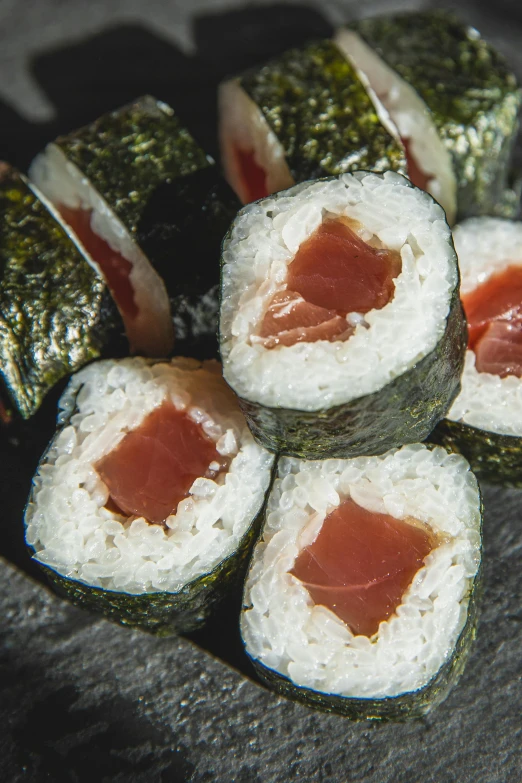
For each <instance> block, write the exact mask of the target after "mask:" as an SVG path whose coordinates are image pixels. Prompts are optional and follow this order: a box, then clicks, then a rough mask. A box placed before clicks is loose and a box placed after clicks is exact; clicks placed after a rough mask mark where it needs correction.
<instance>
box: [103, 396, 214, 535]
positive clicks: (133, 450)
mask: <svg viewBox="0 0 522 783" xmlns="http://www.w3.org/2000/svg"><path fill="white" fill-rule="evenodd" d="M227 464H228V463H227V460H225V459H224V458H223V457H222V456H221V455H220V454H219V453H218V451H217V450H216V445H215V443H214V441H213V440H211V439H210V438H209V437H208V436H207V435H206V434H205V433H204V431H203V429H202V428H201V426H200V425H199V424H196V423H195V422H194V421H192V419H190V418H189V417H188V415H187V414H186V413H185V412H183V411H179V410H178V409H177V408H176V407H175V406H174V405H173V404H172V403H170V402H165V403H163V405H161V407H159V408H158V409H157V410H155V411H153V412H152V413H150V414H149V415H148V416H147V417H146V418H145V420H144V421H143V423H142V424H141V426H140V427H138V428H137V429H135V430H132V431H131V432H129V433H128V434H127V435H125V437H124V438H123V440H122V441H121V443H120V444H119V445H118V446H117V447H116V448H115V449H114V450H113V451H111V452H110V454H108V455H107V456H106V457H103V458H102V459H101V460H100V461H99V462H98V463H97V464H96V465H95V466H94V467H95V469H96V471H97V473H98V474H99V476H100V478H101V479H102V481H103V482H104V483H105V484H106V486H107V487H108V490H109V493H110V502H109V503H108V504H107V505H108V507H109V508H112V509H113V510H119V511H121V512H123V514H126V515H128V516H136V517H144V518H145V519H146V520H147V521H148V522H152V523H154V524H160V523H162V522H164V520H165V519H166V518H167V517H168V516H169V515H170V514H172V513H173V512H175V511H176V508H177V506H178V503H179V502H180V501H181V500H183V498H186V497H187V496H188V494H189V490H190V487H191V486H192V484H193V483H194V481H195V480H196V479H197V478H199V477H206V478H215V477H216V475H217V474H218V473H219V472H220V471H221V470H224V469H225V468H226V467H227Z"/></svg>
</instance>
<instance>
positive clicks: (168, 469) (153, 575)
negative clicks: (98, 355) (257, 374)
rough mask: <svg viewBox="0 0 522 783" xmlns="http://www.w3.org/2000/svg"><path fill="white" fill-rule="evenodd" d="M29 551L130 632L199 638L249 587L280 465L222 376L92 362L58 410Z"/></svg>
mask: <svg viewBox="0 0 522 783" xmlns="http://www.w3.org/2000/svg"><path fill="white" fill-rule="evenodd" d="M60 405H61V413H60V417H59V425H60V426H59V429H58V432H57V434H56V437H55V438H54V440H53V442H52V443H51V445H50V447H49V449H48V451H47V452H46V454H45V455H44V457H43V459H42V462H41V464H40V466H39V469H38V472H37V474H36V476H35V478H34V486H33V490H32V494H31V498H30V501H29V503H28V506H27V510H26V517H25V522H26V541H27V544H28V546H29V547H30V549H31V552H32V554H33V557H34V558H35V560H36V561H37V562H38V563H39V564H40V565H42V566H43V568H44V569H45V571H46V573H47V575H48V576H49V578H50V581H51V583H52V584H53V585H54V586H55V587H56V588H57V589H58V590H59V591H60V592H62V593H64V594H65V595H66V596H68V597H69V598H70V599H71V600H73V601H74V602H76V603H78V604H80V605H82V606H85V607H87V608H92V609H95V610H97V611H101V612H103V613H104V614H105V615H107V616H108V617H110V618H111V619H115V620H117V621H119V622H122V623H124V624H126V625H131V626H136V627H141V628H144V629H146V630H150V631H155V632H159V633H169V632H172V631H189V630H192V629H194V628H197V627H199V626H201V625H202V623H204V621H205V620H206V618H207V616H208V614H209V613H210V611H211V609H212V607H213V605H214V604H215V603H216V602H217V601H219V600H220V598H221V597H222V596H223V594H225V593H226V592H227V591H228V590H230V589H231V588H232V587H233V586H234V585H235V584H237V581H238V579H239V578H240V577H241V574H242V569H243V567H244V566H245V565H246V561H247V557H248V555H249V552H250V549H251V547H252V545H253V543H254V540H255V537H256V536H257V533H258V531H259V522H260V517H259V514H260V511H261V509H262V507H263V503H264V499H265V495H266V492H267V490H268V487H269V484H270V481H271V472H272V466H273V462H274V457H273V455H271V454H269V453H268V452H267V451H265V449H263V448H262V447H261V446H259V445H257V444H256V443H255V442H254V440H253V438H252V436H251V435H250V432H249V431H248V428H247V426H246V422H245V420H244V418H243V416H242V414H241V412H240V410H239V408H238V405H237V401H236V400H235V398H234V395H233V394H232V393H231V392H230V390H229V389H228V387H227V386H226V384H225V383H224V381H223V378H222V376H221V371H220V367H219V364H218V363H217V362H215V361H211V362H204V363H203V364H201V363H200V362H198V361H196V360H193V359H172V360H171V361H170V362H153V361H152V360H149V361H147V360H145V359H141V358H134V359H122V360H120V361H114V360H113V361H110V360H109V361H104V362H97V363H93V364H92V365H90V366H89V367H86V368H84V369H83V370H82V371H81V372H80V373H78V374H77V375H75V376H73V379H72V381H71V383H70V385H69V386H68V388H67V389H66V391H65V393H64V395H63V397H62V400H61V402H60Z"/></svg>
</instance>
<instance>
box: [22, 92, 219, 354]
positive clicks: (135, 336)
mask: <svg viewBox="0 0 522 783" xmlns="http://www.w3.org/2000/svg"><path fill="white" fill-rule="evenodd" d="M208 165H210V160H209V159H208V158H207V157H206V155H205V154H204V152H203V151H202V150H201V149H200V148H199V147H198V145H197V144H196V142H195V141H194V140H193V139H192V137H191V136H190V134H189V133H188V132H187V131H186V130H185V129H184V128H183V127H182V126H181V125H180V124H179V122H178V120H177V118H176V117H175V115H174V112H173V111H172V109H171V108H170V107H169V106H167V105H166V104H164V103H162V102H160V101H157V100H155V99H154V98H152V97H150V96H146V97H144V98H140V99H138V100H137V101H135V102H134V103H132V104H129V105H128V106H124V107H122V108H121V109H118V110H117V111H114V112H111V113H110V114H107V115H104V116H103V117H100V118H99V119H98V120H96V121H95V122H93V123H91V124H90V125H88V126H86V127H84V128H81V129H79V130H77V131H74V132H72V133H70V134H69V135H68V136H62V137H60V138H58V139H57V140H56V142H55V143H53V144H50V145H48V147H47V148H46V150H45V151H44V152H43V153H41V154H40V155H39V156H38V157H37V158H36V159H35V160H34V161H33V164H32V166H31V169H30V176H31V178H32V180H33V182H34V183H35V185H36V186H37V188H38V189H39V190H40V191H41V192H42V193H43V194H44V195H45V196H46V197H47V198H48V199H49V200H50V201H51V202H52V203H53V204H54V205H55V207H56V209H57V210H58V211H59V212H60V214H61V216H62V218H63V220H64V222H65V224H67V225H68V230H69V231H70V233H71V235H73V236H74V237H75V238H76V239H77V240H78V241H79V243H80V244H81V246H82V247H83V249H84V250H85V252H86V254H87V255H88V256H89V258H90V260H91V262H92V264H93V266H95V267H96V269H98V270H99V271H100V272H101V274H102V275H103V276H104V278H105V280H106V281H107V284H108V285H109V287H110V289H111V291H112V294H113V296H114V298H115V301H116V303H117V305H118V308H119V310H120V313H121V315H122V318H123V320H124V322H125V329H126V332H127V336H128V338H129V343H130V345H131V349H132V351H133V352H135V353H142V354H146V355H149V356H166V355H168V354H169V353H170V352H171V351H172V347H173V342H174V332H173V325H172V319H171V316H170V303H169V297H168V294H167V290H166V288H165V284H164V282H163V280H162V279H161V277H160V276H159V275H158V274H157V272H156V271H155V269H154V267H153V265H152V264H151V262H150V259H148V258H147V257H146V256H145V254H144V253H143V251H142V249H141V248H140V247H139V245H138V243H137V241H136V231H137V227H138V223H139V220H140V217H141V215H142V213H143V210H144V209H145V206H146V204H147V202H148V200H149V198H150V196H151V195H152V193H153V192H154V190H155V189H156V188H157V187H158V186H159V185H160V184H162V183H164V182H166V181H168V180H169V179H171V178H174V177H179V176H183V175H186V174H189V173H191V172H193V171H196V170H198V169H200V168H203V167H206V166H208Z"/></svg>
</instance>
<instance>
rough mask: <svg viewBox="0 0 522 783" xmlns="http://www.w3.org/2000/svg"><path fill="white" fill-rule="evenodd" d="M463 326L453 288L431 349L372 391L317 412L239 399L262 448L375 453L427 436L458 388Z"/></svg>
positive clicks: (313, 455) (324, 454) (305, 455)
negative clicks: (443, 323)
mask: <svg viewBox="0 0 522 783" xmlns="http://www.w3.org/2000/svg"><path fill="white" fill-rule="evenodd" d="M466 345H467V330H466V322H465V319H464V312H463V309H462V305H461V302H460V298H459V286H458V283H457V285H456V288H455V290H454V293H453V296H452V300H451V305H450V310H449V314H448V317H447V320H446V328H445V330H444V334H443V335H442V337H441V338H440V340H439V341H438V343H437V345H436V346H435V348H433V350H432V351H431V352H430V353H429V354H427V356H425V357H424V358H423V359H421V361H419V362H418V363H417V364H415V365H413V367H411V368H410V369H409V370H407V371H406V372H404V373H403V374H402V375H399V376H398V377H397V378H395V379H394V380H392V381H390V383H388V384H387V385H386V386H384V387H383V388H382V389H380V390H379V391H377V392H374V393H373V394H368V395H366V396H364V397H359V398H356V399H354V400H351V401H350V402H346V403H344V404H343V405H337V406H335V407H332V408H326V409H324V410H318V411H301V410H291V409H287V408H270V407H265V406H262V405H260V404H259V403H256V402H252V401H250V400H246V399H242V398H240V400H239V401H240V405H241V409H242V411H243V413H244V414H245V417H246V419H247V421H248V426H249V427H250V429H251V431H252V434H253V435H254V437H255V438H256V440H258V441H259V443H261V444H262V445H263V446H265V448H267V449H270V450H271V451H275V452H278V453H281V454H288V455H290V456H293V457H300V458H302V459H328V458H330V457H358V456H363V455H365V454H374V455H379V454H383V453H384V452H385V451H388V450H389V449H391V448H396V447H398V446H401V445H404V444H406V443H415V442H420V441H423V440H425V438H427V437H428V435H429V434H430V432H431V431H432V430H433V428H434V427H435V425H436V424H437V423H438V422H439V421H440V420H441V419H442V418H443V417H444V415H445V414H446V412H447V411H448V410H449V408H450V407H451V404H452V402H453V401H454V400H455V398H456V397H457V395H458V393H459V391H460V376H461V374H462V368H463V366H464V356H465V353H466Z"/></svg>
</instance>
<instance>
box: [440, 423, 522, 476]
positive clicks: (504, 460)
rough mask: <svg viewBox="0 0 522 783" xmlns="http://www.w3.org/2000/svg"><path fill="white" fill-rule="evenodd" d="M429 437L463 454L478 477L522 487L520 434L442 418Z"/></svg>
mask: <svg viewBox="0 0 522 783" xmlns="http://www.w3.org/2000/svg"><path fill="white" fill-rule="evenodd" d="M430 441H432V442H433V443H437V444H440V445H441V446H444V448H445V449H447V450H448V451H454V452H457V453H458V454H462V455H463V456H464V457H466V459H467V460H468V462H469V464H470V465H471V469H472V470H473V472H474V473H476V474H477V476H478V478H479V479H482V480H483V481H488V482H491V483H492V484H502V485H504V486H506V487H518V488H520V487H522V438H521V437H517V436H516V435H501V434H499V433H497V432H488V431H487V430H481V429H479V428H478V427H472V426H471V425H469V424H464V423H462V422H460V421H451V419H443V420H442V421H441V422H440V423H439V424H438V425H437V427H436V428H435V430H434V431H433V432H432V434H431V435H430Z"/></svg>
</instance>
